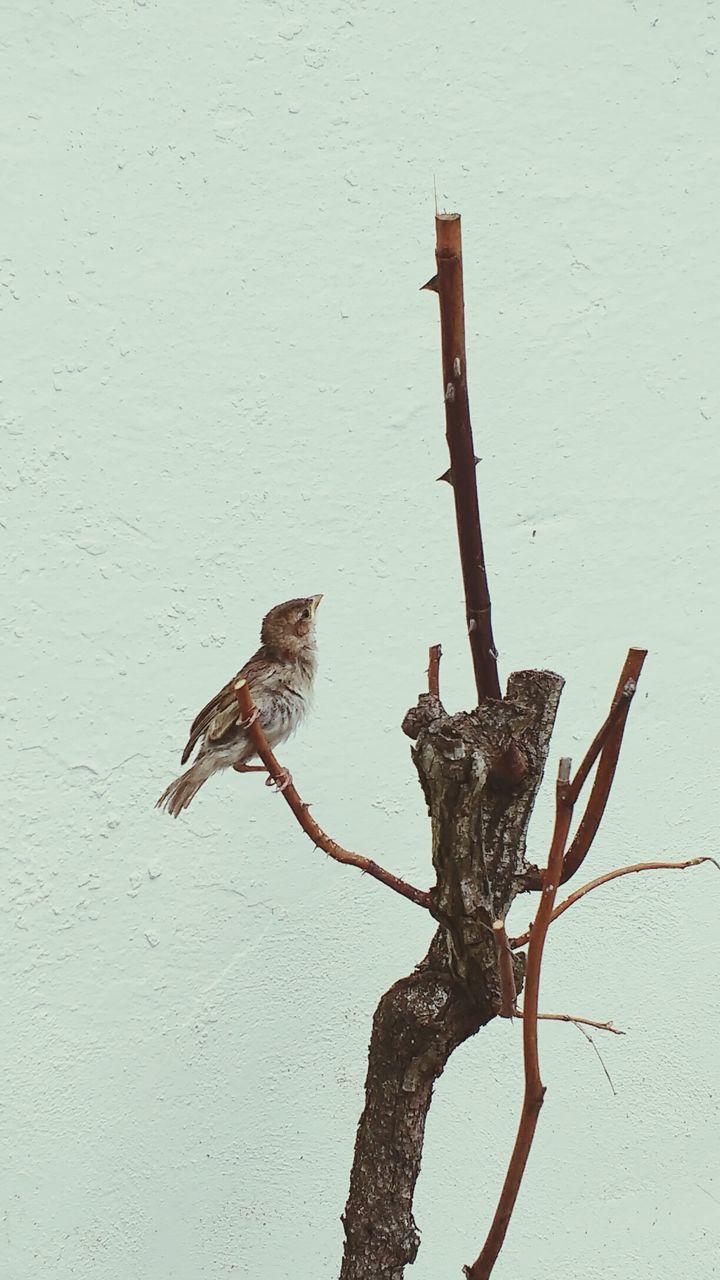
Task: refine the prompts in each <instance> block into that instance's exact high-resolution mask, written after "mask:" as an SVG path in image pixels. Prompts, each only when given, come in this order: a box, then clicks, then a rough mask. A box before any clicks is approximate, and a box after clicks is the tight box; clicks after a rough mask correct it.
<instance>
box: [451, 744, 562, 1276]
mask: <svg viewBox="0 0 720 1280" xmlns="http://www.w3.org/2000/svg"><path fill="white" fill-rule="evenodd" d="M572 810H573V806H572V799H571V796H570V761H569V759H567V758H566V757H565V758H563V759H562V760H561V761H560V767H559V769H558V780H557V785H556V788H555V828H554V831H553V837H552V843H551V845H550V855H549V857H548V865H547V871H546V873H545V883H544V885H543V891H542V894H541V896H540V901H539V903H538V909H537V914H536V916H535V923H534V925H533V929H532V933H531V935H530V945H529V947H528V959H527V970H526V974H525V998H524V1005H523V1010H524V1012H523V1063H524V1067H525V1094H524V1097H523V1104H522V1110H521V1112H520V1122H519V1124H518V1131H517V1137H516V1138H515V1146H514V1147H513V1151H512V1155H511V1157H510V1163H509V1165H508V1171H507V1174H506V1176H505V1182H504V1184H503V1188H502V1191H501V1193H500V1200H499V1202H498V1207H497V1209H496V1211H495V1217H494V1218H493V1221H492V1225H491V1227H490V1231H489V1233H488V1237H487V1239H486V1241H485V1244H484V1245H483V1247H482V1249H481V1251H480V1254H479V1255H478V1257H477V1258H476V1259H475V1262H474V1263H473V1264H472V1266H471V1267H465V1275H466V1277H467V1280H488V1277H489V1276H490V1274H491V1273H492V1270H493V1267H494V1266H495V1263H496V1261H497V1258H498V1254H499V1253H500V1250H501V1249H502V1246H503V1242H504V1240H505V1236H506V1234H507V1229H508V1226H509V1223H510V1218H511V1216H512V1212H513V1209H514V1208H515V1202H516V1201H517V1197H518V1192H519V1191H520V1184H521V1182H522V1179H523V1174H524V1172H525V1166H526V1165H527V1161H528V1156H529V1154H530V1148H531V1146H532V1141H533V1138H534V1136H535V1129H536V1128H537V1122H538V1117H539V1115H540V1108H541V1107H542V1104H543V1099H544V1097H545V1086H544V1085H543V1082H542V1079H541V1077H540V1059H539V1056H538V1001H539V996H540V969H541V966H542V957H543V948H544V946H545V938H546V937H547V931H548V929H549V927H550V921H551V919H552V912H553V907H554V905H555V895H556V893H557V890H558V885H559V882H560V872H561V869H562V865H563V855H564V853H565V846H566V844H567V838H568V833H569V831H570V822H571V820H572Z"/></svg>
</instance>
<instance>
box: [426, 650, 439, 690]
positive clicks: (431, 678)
mask: <svg viewBox="0 0 720 1280" xmlns="http://www.w3.org/2000/svg"><path fill="white" fill-rule="evenodd" d="M441 658H442V646H441V645H439V644H431V645H430V649H429V652H428V673H427V675H428V693H431V694H432V696H433V697H434V698H439V697H440V659H441Z"/></svg>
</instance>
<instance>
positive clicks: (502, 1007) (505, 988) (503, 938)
mask: <svg viewBox="0 0 720 1280" xmlns="http://www.w3.org/2000/svg"><path fill="white" fill-rule="evenodd" d="M492 935H493V941H494V943H495V951H496V953H497V960H498V976H499V978H500V1004H499V1006H498V1013H499V1015H500V1017H501V1018H512V1016H513V1014H514V1013H515V1002H516V1000H517V988H516V986H515V974H514V973H513V957H512V951H511V950H510V944H509V943H508V936H507V933H506V932H505V921H504V920H494V921H493V927H492Z"/></svg>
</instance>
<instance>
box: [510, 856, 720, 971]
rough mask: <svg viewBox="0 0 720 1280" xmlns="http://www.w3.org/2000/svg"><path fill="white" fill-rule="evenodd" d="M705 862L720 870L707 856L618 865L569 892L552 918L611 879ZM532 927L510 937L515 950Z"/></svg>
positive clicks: (715, 862)
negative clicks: (515, 936)
mask: <svg viewBox="0 0 720 1280" xmlns="http://www.w3.org/2000/svg"><path fill="white" fill-rule="evenodd" d="M703 862H712V864H713V866H715V867H717V869H718V871H720V862H718V861H717V860H716V859H715V858H711V857H709V856H707V855H706V856H705V857H703V858H688V859H687V861H686V862H634V863H633V864H632V866H629V867H616V868H615V870H614V871H606V872H605V874H604V875H602V876H596V877H595V879H594V880H589V881H588V883H587V884H583V885H581V886H580V888H579V889H576V890H575V891H574V893H570V894H568V896H567V898H565V899H563V901H562V902H561V903H560V905H559V906H558V907H556V908H555V910H554V911H553V913H552V919H553V920H557V918H558V916H561V915H562V914H563V912H564V911H567V909H568V907H571V906H572V905H573V903H575V902H579V901H580V899H581V898H584V897H585V894H586V893H590V891H591V889H598V888H599V887H600V885H601V884H609V882H610V881H611V880H619V879H620V877H621V876H630V875H634V874H635V872H636V871H685V870H687V868H688V867H699V866H700V865H701V863H703ZM531 933H532V927H531V928H530V929H528V930H527V932H526V933H521V934H520V935H519V936H518V937H517V938H511V939H510V946H511V947H512V950H513V951H517V950H518V948H519V947H524V946H526V945H527V943H528V942H529V940H530V936H531Z"/></svg>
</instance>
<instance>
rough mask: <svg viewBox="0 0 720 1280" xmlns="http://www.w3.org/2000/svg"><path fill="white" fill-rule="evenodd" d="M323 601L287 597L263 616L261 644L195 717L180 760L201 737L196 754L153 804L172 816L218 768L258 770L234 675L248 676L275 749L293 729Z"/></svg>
mask: <svg viewBox="0 0 720 1280" xmlns="http://www.w3.org/2000/svg"><path fill="white" fill-rule="evenodd" d="M321 600H322V596H307V597H306V598H305V599H303V600H287V601H286V602H285V604H278V605H276V606H275V608H274V609H271V610H270V612H269V613H268V614H267V616H266V617H265V618H263V624H262V630H261V632H260V639H261V641H262V643H261V645H260V648H259V649H258V651H257V653H254V654H253V656H252V658H251V659H250V661H249V662H246V663H245V666H244V667H243V668H242V669H241V670H240V671H239V672H238V674H237V675H236V676H234V677H233V679H232V680H231V681H230V682H229V683H228V684H226V685H225V688H224V689H221V690H220V692H219V693H218V694H216V695H215V697H214V698H213V699H212V701H211V702H208V704H207V706H206V707H203V709H202V711H200V712H199V713H198V715H197V716H196V717H195V719H194V720H193V723H192V727H191V729H190V737H189V739H188V742H187V746H186V747H185V750H184V751H183V753H182V758H181V760H180V763H181V764H185V763H186V761H187V760H189V758H190V756H191V754H192V752H193V750H194V748H195V745H196V743H197V742H198V741H200V739H202V742H201V744H200V751H199V753H198V756H197V759H196V760H195V763H194V764H193V765H191V766H190V768H189V769H186V770H185V773H181V774H180V777H179V778H176V779H175V781H174V782H171V783H170V786H169V787H168V788H167V790H166V791H163V793H162V795H161V797H160V799H159V800H158V802H157V805H156V808H158V809H167V811H168V813H171V814H172V815H173V817H174V818H176V817H177V816H178V814H179V813H181V812H182V810H183V809H187V807H188V805H189V804H190V801H191V800H192V798H193V796H194V795H195V794H196V792H198V791H199V790H200V788H201V786H202V785H203V783H204V782H207V780H208V778H209V777H210V775H211V774H212V773H215V772H216V771H217V770H218V769H227V768H229V767H230V766H232V768H234V769H237V771H238V773H249V772H253V771H255V770H260V769H262V766H260V765H249V764H248V760H251V759H252V757H253V755H254V754H255V748H254V746H253V743H252V739H251V737H250V734H249V733H248V729H247V726H246V725H245V724H244V723H243V721H242V717H241V714H240V708H239V706H238V701H237V695H236V693H235V688H234V686H235V681H236V680H239V679H241V678H244V679H245V680H247V682H248V685H249V687H250V692H251V694H252V697H253V701H254V703H255V706H256V707H257V710H258V713H259V716H260V723H261V725H262V727H263V729H264V731H265V736H266V738H267V740H268V742H269V744H270V746H271V747H272V748H273V750H274V748H275V747H276V746H278V745H279V743H281V742H284V741H285V739H286V738H289V737H290V735H291V734H292V733H294V732H295V730H296V729H297V727H298V725H299V724H300V722H301V720H302V719H303V716H304V715H305V712H306V711H307V708H308V703H309V701H310V695H311V694H312V687H313V681H314V679H315V671H316V669H317V647H316V643H315V611H316V609H317V607H318V605H319V604H320V601H321Z"/></svg>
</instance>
